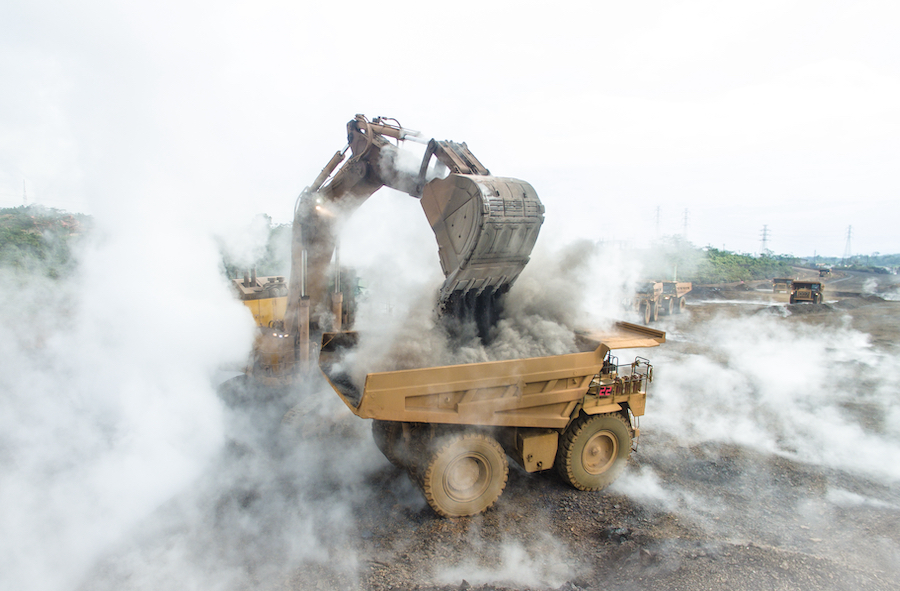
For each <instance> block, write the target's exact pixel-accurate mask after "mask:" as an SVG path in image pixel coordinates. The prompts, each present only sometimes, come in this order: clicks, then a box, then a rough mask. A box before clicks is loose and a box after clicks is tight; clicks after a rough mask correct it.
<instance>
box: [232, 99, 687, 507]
mask: <svg viewBox="0 0 900 591" xmlns="http://www.w3.org/2000/svg"><path fill="white" fill-rule="evenodd" d="M392 121H393V122H394V123H396V120H391V119H383V118H376V119H375V120H373V121H369V120H368V119H366V118H365V117H364V116H362V115H357V116H356V117H355V118H354V119H353V120H351V121H350V122H349V123H348V124H347V139H348V143H347V147H345V148H344V149H343V151H339V152H337V153H335V155H334V156H333V157H332V159H331V161H330V162H329V163H328V164H327V165H326V166H325V168H324V169H323V170H322V172H321V173H320V174H319V176H318V177H317V178H316V180H315V181H314V182H313V183H312V184H311V185H310V186H309V187H307V188H306V189H305V190H304V191H303V193H302V194H301V195H300V197H299V198H298V200H297V205H296V207H295V210H294V223H293V229H292V249H291V276H290V278H289V281H287V282H285V280H284V278H283V277H256V276H255V274H254V275H249V274H248V275H245V277H244V278H243V279H235V280H234V287H235V290H236V292H237V293H238V295H239V297H240V298H241V299H242V300H243V301H244V303H245V304H246V305H247V306H248V307H249V308H250V309H251V310H252V311H253V313H254V317H255V318H256V321H257V324H258V326H259V333H258V335H257V339H256V341H255V344H254V351H253V355H252V358H251V360H250V363H249V365H248V367H247V371H246V373H247V375H248V376H249V377H251V378H253V379H255V380H256V381H258V382H260V383H263V384H269V385H284V384H292V383H296V382H300V383H303V382H304V381H308V380H310V379H311V376H310V375H309V369H310V366H311V361H312V359H313V358H315V356H316V353H317V352H316V346H317V345H318V342H321V348H320V350H319V351H318V365H319V367H320V369H321V371H322V373H323V374H324V375H325V377H326V379H327V380H328V383H329V384H330V385H331V386H332V387H333V389H334V390H335V392H336V393H337V394H338V396H340V398H341V400H343V401H344V403H345V404H346V405H347V407H348V408H350V410H351V411H352V412H353V413H354V414H356V415H357V416H359V417H361V418H365V419H372V421H373V424H372V433H373V436H374V439H375V442H376V444H377V445H378V447H379V449H381V451H382V453H384V455H385V456H386V457H387V458H388V459H389V460H390V461H391V462H392V463H394V464H395V465H397V466H400V467H402V468H404V469H406V470H407V471H408V472H409V474H410V476H411V477H412V479H413V481H414V482H416V483H417V484H418V485H419V486H420V488H421V490H422V492H423V494H424V496H425V498H426V499H427V501H428V504H429V505H430V506H431V507H432V508H433V509H434V510H435V511H436V512H437V513H438V514H440V515H442V516H445V517H460V516H466V515H475V514H477V513H480V512H482V511H484V510H486V509H487V508H489V507H490V506H491V505H493V504H494V502H495V501H496V500H497V499H498V498H499V497H500V494H501V493H502V492H503V489H504V487H505V485H506V481H507V476H508V470H509V468H508V464H507V455H509V456H510V457H512V458H514V459H515V460H516V461H518V462H519V463H520V464H521V465H522V466H523V467H524V468H525V470H527V471H529V472H535V471H540V470H549V469H552V468H555V469H556V470H557V471H558V472H559V474H560V476H561V477H562V478H563V480H565V481H566V482H568V483H569V484H571V485H572V486H574V487H575V488H578V489H581V490H599V489H601V488H603V487H605V486H607V485H608V484H609V483H611V482H612V481H613V480H615V479H616V477H618V476H619V474H621V472H622V471H623V470H624V468H625V464H626V463H627V460H628V458H629V456H630V454H631V451H632V446H633V444H634V442H635V440H636V438H637V436H638V434H639V430H638V417H640V416H641V415H643V414H644V407H645V405H646V398H647V387H648V385H649V383H650V382H651V380H652V377H653V371H652V367H651V365H650V363H649V362H648V361H647V360H646V359H643V358H641V357H637V358H635V360H634V361H633V362H631V363H627V364H622V365H620V364H619V363H618V359H617V358H616V357H614V356H612V355H611V354H610V350H611V349H616V348H636V347H651V346H656V345H659V344H660V343H662V342H664V341H665V333H664V332H661V331H658V330H654V329H651V328H647V327H644V326H638V325H634V324H628V323H617V324H616V325H615V327H614V328H613V329H612V330H610V331H607V332H605V333H603V334H596V333H593V334H592V333H580V334H578V335H577V342H578V351H577V352H573V353H570V354H566V355H554V356H548V357H538V358H531V359H511V360H506V361H493V362H486V363H474V364H464V365H452V366H443V367H430V368H422V369H413V370H403V371H389V372H379V373H370V374H368V375H367V376H366V377H365V383H364V384H355V383H354V382H353V380H351V379H350V377H349V376H348V374H347V373H345V372H344V370H343V369H342V367H344V366H343V364H342V363H341V360H342V358H343V355H344V354H345V353H346V352H347V351H348V350H350V349H352V348H353V346H354V345H355V344H356V342H357V339H358V335H357V334H356V333H354V332H351V331H347V330H346V328H347V326H346V325H345V324H344V322H345V320H347V314H346V313H345V309H346V306H345V302H344V301H343V293H342V291H341V276H340V275H341V274H340V265H339V262H337V261H336V262H335V264H334V265H333V266H332V265H331V260H332V255H333V253H334V251H335V246H336V243H337V235H336V232H337V228H339V225H340V222H341V221H342V220H344V219H346V218H347V217H348V216H349V215H350V213H352V212H353V211H354V210H355V209H356V208H358V207H359V206H360V205H361V204H362V203H363V202H364V201H365V199H367V198H368V197H369V196H370V195H371V194H372V193H374V192H375V191H376V190H377V189H379V188H380V187H382V186H389V187H392V188H395V189H398V190H401V191H404V192H406V193H408V194H410V195H412V196H413V197H416V198H418V199H419V200H420V203H421V204H422V208H423V210H424V212H425V215H426V218H427V219H428V221H429V223H430V224H431V226H432V229H433V230H434V233H435V237H436V239H437V243H438V255H439V258H440V263H441V267H442V269H443V271H444V276H445V281H444V284H443V286H442V287H441V290H440V297H439V302H440V310H441V311H442V313H443V315H444V316H445V317H449V318H451V319H453V321H454V322H457V321H463V322H466V321H470V322H474V323H475V324H476V326H477V327H478V331H479V334H480V335H481V337H482V338H483V339H487V338H488V337H489V329H490V327H491V326H492V325H493V324H494V323H495V322H496V320H497V318H498V317H499V314H500V311H501V310H500V306H501V305H502V299H501V297H502V296H503V294H505V293H506V291H507V290H508V289H509V287H510V286H511V285H512V283H513V282H514V281H515V279H516V278H517V277H518V275H519V273H520V272H521V271H522V269H523V268H524V267H525V264H526V263H527V262H528V260H529V256H530V254H531V250H532V248H533V247H534V243H535V241H536V240H537V235H538V232H539V230H540V226H541V224H542V223H543V213H544V208H543V205H542V204H541V202H540V200H539V199H538V197H537V193H536V192H535V191H534V189H533V188H532V187H531V185H529V184H528V183H526V182H524V181H520V180H517V179H511V178H499V177H494V176H491V175H490V172H489V171H488V170H487V169H486V168H485V167H484V166H483V165H482V164H481V163H480V162H479V161H478V160H477V159H476V158H475V156H474V155H473V154H472V153H471V152H470V151H469V149H468V147H467V146H466V145H465V144H457V143H455V142H449V141H437V140H434V139H431V140H424V139H422V138H421V136H420V134H418V133H417V132H413V131H411V130H407V129H404V128H402V127H400V126H399V124H397V125H395V124H393V123H391V122H392ZM391 139H393V140H395V141H396V143H397V145H396V146H395V145H394V144H392V143H391V141H390V140H391ZM405 140H411V141H416V142H419V143H422V144H424V145H426V148H425V152H424V156H423V159H422V162H421V165H420V167H419V170H418V172H417V173H416V172H408V171H403V170H400V169H398V168H397V167H396V166H395V162H398V161H399V159H398V151H399V148H400V143H401V142H402V141H405ZM348 150H350V151H351V152H352V156H351V158H350V159H349V160H348V161H347V162H344V159H345V157H346V153H347V151H348ZM433 158H435V159H437V162H432V159H433ZM342 163H343V166H341V164H342ZM335 258H337V257H335ZM329 278H330V283H331V285H332V288H331V292H329V291H328V290H329ZM688 285H689V284H688ZM688 289H689V288H688ZM684 293H686V292H684ZM672 297H673V298H682V299H681V300H680V302H683V293H681V294H679V293H678V291H677V290H676V291H673V295H672ZM681 307H682V306H677V307H676V308H675V309H676V310H678V311H680V308H681ZM311 310H312V311H313V312H315V314H313V315H312V317H315V318H326V319H327V318H329V317H330V320H324V321H320V322H319V323H316V322H314V321H311V314H310V312H311ZM329 311H330V316H329V314H328V312H329ZM323 312H324V313H323ZM451 324H452V323H451ZM317 335H321V340H320V341H319V338H318V337H317ZM313 343H315V344H313Z"/></svg>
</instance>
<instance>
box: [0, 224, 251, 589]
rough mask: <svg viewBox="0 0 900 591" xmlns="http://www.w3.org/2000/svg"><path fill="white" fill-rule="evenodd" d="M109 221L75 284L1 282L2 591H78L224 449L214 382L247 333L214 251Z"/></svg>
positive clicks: (93, 239) (88, 248) (28, 278)
mask: <svg viewBox="0 0 900 591" xmlns="http://www.w3.org/2000/svg"><path fill="white" fill-rule="evenodd" d="M108 214H109V212H107V216H103V215H101V216H97V219H96V222H97V223H96V227H95V229H94V231H93V233H92V234H91V236H90V237H89V238H88V240H86V241H84V242H83V243H82V244H81V246H80V248H79V249H78V250H77V252H75V257H76V260H77V269H76V271H75V272H74V273H72V274H71V275H69V276H67V277H64V278H60V279H58V280H49V279H44V278H42V277H41V275H40V274H32V273H28V274H26V273H19V272H16V271H13V270H3V271H2V280H0V302H2V308H0V309H2V312H0V326H2V332H3V335H4V336H3V338H2V339H0V391H2V392H3V394H2V396H0V530H2V531H3V536H2V537H0V573H2V575H0V579H2V581H3V585H2V586H3V587H4V588H9V589H40V590H43V589H48V590H50V589H71V588H73V587H75V585H76V584H77V583H78V581H79V580H80V579H81V578H82V577H83V576H84V575H85V573H86V572H87V571H88V569H89V568H90V567H91V565H92V564H93V562H94V561H95V560H96V559H97V558H98V556H100V555H101V553H103V552H105V551H107V550H108V548H110V546H111V545H114V544H116V543H117V541H118V540H119V539H120V538H121V537H122V536H123V535H125V534H126V533H127V532H128V531H129V529H130V528H131V527H133V526H134V525H135V524H136V523H138V521H139V520H140V519H142V518H143V517H145V516H146V515H147V514H148V513H149V512H150V511H152V510H153V509H154V508H155V507H157V506H159V505H160V504H161V503H164V502H165V501H166V500H167V499H169V498H171V497H172V495H174V494H177V493H178V492H179V491H182V490H183V489H184V488H185V487H188V486H189V485H190V484H191V483H192V481H193V480H194V479H195V478H196V476H197V474H198V473H199V472H200V471H201V470H202V468H203V466H204V465H205V464H206V463H207V462H208V461H209V459H210V458H211V457H212V456H213V455H214V454H215V453H216V452H217V450H218V449H219V448H220V447H221V445H222V444H223V418H222V410H221V406H220V404H219V402H218V400H217V399H216V396H215V392H214V389H213V387H212V385H211V383H210V377H211V375H212V373H213V372H214V371H215V369H216V367H217V366H218V365H219V364H220V363H221V362H223V361H228V360H233V359H240V358H241V357H242V356H244V355H245V354H246V351H247V344H248V343H249V340H250V338H251V327H252V322H250V321H248V320H249V319H246V318H245V315H244V312H243V311H242V310H241V309H240V306H239V305H238V304H236V303H235V302H234V300H233V299H232V298H231V296H230V295H229V294H228V292H227V289H226V286H225V285H224V284H223V282H222V279H221V276H220V275H219V272H218V267H217V256H218V255H217V251H216V248H215V246H214V244H213V240H212V238H211V237H209V238H208V239H207V240H204V239H203V237H202V236H200V237H198V236H197V235H196V234H195V233H194V230H196V228H191V229H190V230H189V229H188V228H186V227H184V226H182V225H181V223H179V221H174V220H172V219H170V218H166V217H165V216H164V215H160V216H158V217H156V216H151V215H142V216H133V217H131V218H130V219H122V218H118V217H116V216H115V215H111V216H110V215H108ZM200 227H202V226H200ZM161 236H163V237H165V239H164V240H161V239H160V237H161Z"/></svg>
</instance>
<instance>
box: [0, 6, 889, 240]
mask: <svg viewBox="0 0 900 591" xmlns="http://www.w3.org/2000/svg"><path fill="white" fill-rule="evenodd" d="M3 13H4V15H3V18H2V19H0V80H2V81H3V87H4V88H3V92H2V93H0V205H3V206H15V205H20V204H21V203H22V201H23V188H24V190H25V192H26V193H27V195H28V199H29V202H35V201H36V202H39V203H42V204H44V205H48V206H52V207H58V208H63V209H66V210H69V211H80V212H85V213H91V214H94V215H96V216H98V217H99V218H105V219H107V220H112V221H116V220H119V221H123V220H133V219H134V217H135V216H140V215H142V212H146V211H148V209H149V208H157V207H158V208H171V211H172V215H174V216H178V215H180V214H181V215H183V216H184V219H185V220H197V219H204V220H208V221H209V227H210V228H213V229H215V228H219V227H225V226H227V225H228V224H236V223H238V222H239V221H240V220H246V219H248V218H249V217H250V216H252V215H253V214H255V213H259V212H265V213H268V214H270V215H272V216H273V217H274V218H275V219H276V221H287V220H288V219H289V217H290V214H291V208H292V206H293V201H294V198H295V197H296V195H297V194H298V193H299V192H300V190H301V189H302V188H303V187H304V186H305V185H306V184H308V183H309V182H310V181H311V180H312V179H313V178H314V177H315V175H316V174H317V173H318V171H319V170H320V169H321V167H322V166H323V165H324V164H325V162H326V161H327V160H328V158H329V157H330V156H331V154H332V153H333V152H334V151H335V150H337V149H340V148H341V147H343V144H344V124H345V123H346V121H348V120H349V119H350V118H352V117H353V115H354V114H356V113H365V114H366V115H368V116H370V117H371V116H376V115H384V116H389V117H396V118H397V119H399V120H400V122H401V123H402V124H404V125H405V126H408V127H410V128H413V129H418V130H421V131H423V132H424V133H426V134H427V135H429V136H434V137H437V138H439V139H454V140H457V141H465V142H467V143H468V145H469V147H470V148H471V149H472V151H473V152H474V153H475V154H476V155H477V156H478V157H479V159H480V160H481V161H482V162H484V163H485V165H486V166H488V167H489V168H490V169H491V171H492V172H493V173H494V174H497V175H500V176H514V177H518V178H522V179H524V180H527V181H529V182H531V183H532V184H533V185H534V186H535V188H536V189H537V191H538V194H539V195H540V196H541V198H542V200H543V202H544V204H545V206H546V210H547V218H546V219H547V221H546V223H545V226H544V230H543V232H542V237H541V240H542V241H548V242H550V243H552V242H553V241H564V240H567V239H569V238H574V237H593V238H598V239H601V238H602V239H604V240H619V241H629V242H631V243H633V244H639V243H640V242H641V237H646V236H649V237H653V236H654V235H655V234H656V231H657V208H659V210H658V211H659V231H660V233H661V234H680V233H682V232H683V231H684V220H685V213H686V212H687V220H688V225H687V238H688V239H689V240H690V241H691V242H693V243H695V244H697V245H706V244H711V245H713V246H715V247H717V248H722V247H725V248H727V249H729V250H736V251H744V252H757V251H759V250H760V247H761V237H762V232H763V227H764V226H766V227H767V232H768V236H769V242H768V246H769V248H771V249H772V250H774V251H775V252H777V253H793V254H796V255H809V254H813V252H814V251H815V252H817V253H818V254H820V255H831V256H841V255H842V254H843V253H844V249H845V246H846V243H847V233H848V227H850V226H852V251H853V254H871V253H872V252H876V251H877V252H881V253H889V252H891V253H895V252H900V233H898V232H896V231H895V225H896V222H897V220H898V218H900V216H898V214H900V200H898V196H900V175H898V173H897V170H898V169H900V166H898V164H900V42H898V31H900V3H897V2H895V1H893V0H884V1H868V2H867V1H854V2H837V1H823V0H802V1H794V2H792V1H785V0H778V1H767V0H763V1H756V2H740V3H738V2H723V1H721V0H710V1H686V2H660V1H644V2H627V3H622V2H616V3H613V2H601V1H596V0H595V1H591V2H567V1H559V2H552V3H550V2H528V1H523V0H517V1H515V2H485V1H476V2H458V3H449V4H448V3H440V4H429V3H424V2H398V1H393V2H392V1H382V2H366V3H362V2H340V3H327V2H314V3H313V2H308V1H306V2H267V1H259V0H255V1H253V2H244V1H225V2H215V3H214V2H196V1H184V0H179V1H178V2H175V1H171V0H163V1H154V2H142V3H137V2H130V3H122V2H113V1H103V0H79V1H77V2H74V1H63V2H60V1H54V2H47V1H36V0H6V2H4V9H3ZM379 197H381V195H380V194H379V195H376V197H375V199H378V198H379ZM412 206H415V207H418V206H417V205H415V204H414V203H413V205H412ZM412 206H411V207H412ZM421 221H422V225H423V227H424V226H425V225H426V222H425V219H424V216H422V218H421ZM186 223H187V222H186Z"/></svg>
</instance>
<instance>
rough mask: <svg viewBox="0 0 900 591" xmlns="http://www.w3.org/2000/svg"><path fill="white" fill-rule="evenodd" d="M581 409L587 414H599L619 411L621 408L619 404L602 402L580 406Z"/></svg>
mask: <svg viewBox="0 0 900 591" xmlns="http://www.w3.org/2000/svg"><path fill="white" fill-rule="evenodd" d="M581 410H583V411H584V414H587V415H599V414H603V413H608V412H619V411H621V410H622V405H621V404H604V405H602V406H582V407H581Z"/></svg>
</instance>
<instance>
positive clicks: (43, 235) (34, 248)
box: [0, 205, 91, 278]
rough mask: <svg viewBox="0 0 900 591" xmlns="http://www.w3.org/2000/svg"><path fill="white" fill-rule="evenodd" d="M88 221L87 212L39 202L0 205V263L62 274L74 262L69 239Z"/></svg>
mask: <svg viewBox="0 0 900 591" xmlns="http://www.w3.org/2000/svg"><path fill="white" fill-rule="evenodd" d="M90 224H91V218H90V216H87V215H84V214H73V213H68V212H65V211H62V210H59V209H53V208H48V207H43V206H41V205H29V206H19V207H9V208H3V209H0V267H2V268H7V269H14V270H16V271H25V272H29V273H39V274H42V275H46V276H48V277H54V278H55V277H60V276H63V275H65V274H67V273H69V272H71V270H72V269H73V268H74V265H75V263H74V261H73V259H72V256H71V255H72V253H71V246H72V244H73V242H74V241H75V240H77V239H78V238H79V237H80V236H82V235H83V234H84V233H85V232H87V231H88V230H89V228H90Z"/></svg>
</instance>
